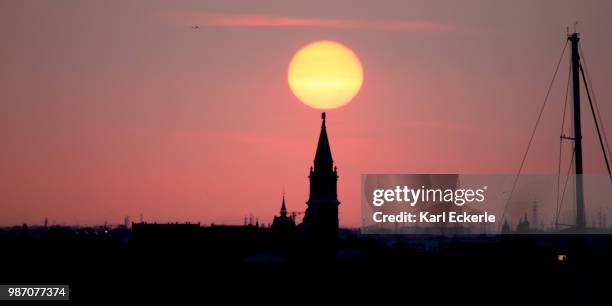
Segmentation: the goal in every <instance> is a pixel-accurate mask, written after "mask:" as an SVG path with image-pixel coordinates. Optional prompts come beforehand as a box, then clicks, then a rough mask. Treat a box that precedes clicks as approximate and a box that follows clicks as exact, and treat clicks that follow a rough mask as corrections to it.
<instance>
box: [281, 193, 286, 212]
mask: <svg viewBox="0 0 612 306" xmlns="http://www.w3.org/2000/svg"><path fill="white" fill-rule="evenodd" d="M280 214H281V216H282V217H285V216H287V207H286V206H285V191H283V204H282V205H281V210H280Z"/></svg>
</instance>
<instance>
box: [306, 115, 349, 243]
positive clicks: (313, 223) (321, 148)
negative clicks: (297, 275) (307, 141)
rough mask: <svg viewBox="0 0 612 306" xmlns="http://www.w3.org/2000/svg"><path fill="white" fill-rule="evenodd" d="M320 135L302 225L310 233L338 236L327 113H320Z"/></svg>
mask: <svg viewBox="0 0 612 306" xmlns="http://www.w3.org/2000/svg"><path fill="white" fill-rule="evenodd" d="M321 118H322V121H323V122H322V124H321V134H320V136H319V143H318V145H317V152H316V154H315V159H314V167H312V166H311V167H310V175H309V176H308V177H309V179H310V195H309V197H308V201H307V202H306V204H307V205H308V208H307V209H306V214H305V215H304V220H303V221H302V226H303V227H305V228H306V229H307V231H309V232H311V233H313V234H317V235H323V236H326V237H337V235H338V205H340V201H338V193H337V183H338V173H337V169H336V167H335V166H334V161H333V159H332V154H331V149H330V147H329V140H328V138H327V130H326V128H325V113H322V114H321Z"/></svg>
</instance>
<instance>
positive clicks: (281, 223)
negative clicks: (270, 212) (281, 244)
mask: <svg viewBox="0 0 612 306" xmlns="http://www.w3.org/2000/svg"><path fill="white" fill-rule="evenodd" d="M294 228H295V220H294V218H293V217H292V216H288V215H287V207H286V206H285V193H283V202H282V204H281V209H280V215H279V216H274V220H273V221H272V229H273V230H279V231H289V230H292V229H294Z"/></svg>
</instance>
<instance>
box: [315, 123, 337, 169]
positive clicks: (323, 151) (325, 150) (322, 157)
mask: <svg viewBox="0 0 612 306" xmlns="http://www.w3.org/2000/svg"><path fill="white" fill-rule="evenodd" d="M321 119H322V121H323V122H322V124H321V134H320V135H319V143H318V144H317V153H316V154H315V159H314V166H315V171H316V170H330V171H331V170H332V165H333V159H332V154H331V149H330V147H329V140H328V139H327V130H326V128H325V113H322V114H321Z"/></svg>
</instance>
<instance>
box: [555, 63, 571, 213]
mask: <svg viewBox="0 0 612 306" xmlns="http://www.w3.org/2000/svg"><path fill="white" fill-rule="evenodd" d="M571 78H572V65H571V64H570V66H569V73H568V75H567V85H566V86H565V98H564V100H565V104H564V105H563V116H562V117H561V133H560V134H561V136H559V165H558V166H557V217H556V219H555V222H556V223H559V222H558V218H559V213H558V212H559V205H560V202H559V194H560V191H561V190H560V189H561V161H562V158H563V130H564V129H565V117H566V116H565V115H566V113H567V98H568V97H569V88H570V80H571Z"/></svg>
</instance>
